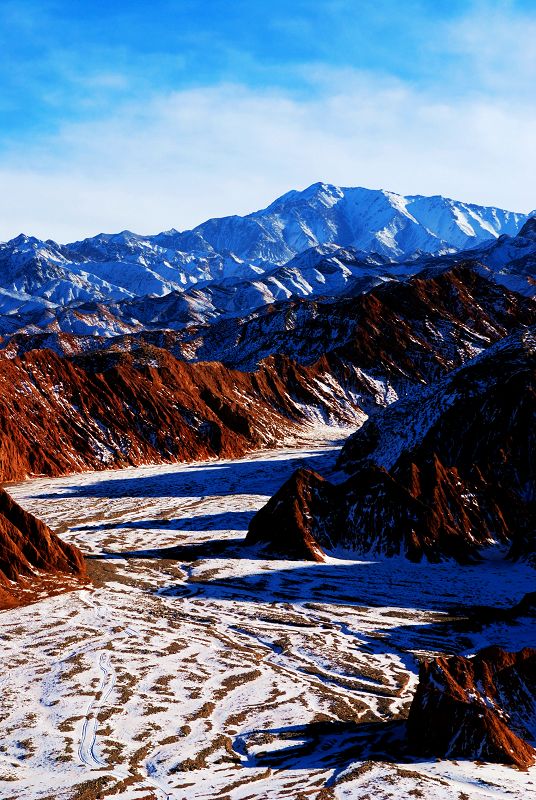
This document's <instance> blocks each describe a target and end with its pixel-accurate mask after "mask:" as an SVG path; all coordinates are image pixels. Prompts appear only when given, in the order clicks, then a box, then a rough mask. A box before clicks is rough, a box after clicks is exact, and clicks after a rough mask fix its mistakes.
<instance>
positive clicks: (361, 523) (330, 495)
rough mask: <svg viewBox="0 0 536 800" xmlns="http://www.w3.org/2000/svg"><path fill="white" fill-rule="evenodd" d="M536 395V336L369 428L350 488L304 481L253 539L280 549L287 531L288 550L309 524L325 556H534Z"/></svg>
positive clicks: (267, 511)
mask: <svg viewBox="0 0 536 800" xmlns="http://www.w3.org/2000/svg"><path fill="white" fill-rule="evenodd" d="M535 387H536V342H535V338H534V334H533V333H530V332H527V333H523V334H516V335H514V336H512V337H509V338H507V339H505V340H504V341H502V342H500V343H499V344H498V345H496V346H495V347H493V348H491V349H490V350H489V351H487V352H486V353H484V354H483V355H481V356H480V357H478V358H476V359H474V360H473V361H472V362H469V363H468V364H467V365H465V366H464V367H462V368H460V369H459V370H456V371H454V372H453V373H451V374H450V375H449V376H447V377H446V378H444V379H443V380H442V381H440V382H438V383H437V384H436V385H435V387H431V388H429V389H427V390H426V391H425V392H423V393H422V394H421V395H420V396H419V395H415V396H414V398H413V399H412V400H411V401H410V400H407V401H400V402H399V403H395V404H394V405H392V406H390V407H389V408H387V409H385V410H383V411H381V412H378V413H377V414H376V415H375V416H373V417H372V418H371V419H370V420H369V421H368V422H367V423H365V425H364V426H363V428H362V429H361V430H359V431H358V432H357V433H356V434H354V435H353V436H352V437H350V439H349V440H348V441H347V443H346V444H345V447H344V448H343V451H342V454H341V457H340V459H339V465H340V466H341V467H343V468H344V469H345V470H346V471H347V472H349V473H350V477H349V478H348V479H347V480H346V481H345V482H344V483H342V484H338V485H330V484H329V483H327V482H323V483H322V491H321V492H320V491H318V487H319V476H316V475H313V474H307V473H303V474H300V476H299V480H298V479H297V477H296V476H295V477H294V479H293V480H292V481H291V482H289V483H287V484H286V485H285V487H283V488H282V489H281V490H280V491H279V492H278V493H277V494H276V495H275V496H274V498H272V500H271V501H270V503H269V504H268V506H266V507H265V508H263V509H261V511H260V512H259V513H258V514H257V515H256V516H255V517H254V518H253V520H252V522H251V528H250V531H251V535H250V534H248V538H247V541H253V540H255V541H261V540H262V541H265V542H267V543H269V544H272V540H273V531H274V530H276V529H277V530H281V529H282V528H283V527H285V530H286V531H287V534H286V535H287V536H288V541H289V542H290V541H294V539H295V538H296V537H299V538H300V537H301V538H302V537H303V530H304V526H303V525H302V524H301V522H300V524H298V522H299V521H301V520H302V519H305V520H306V526H305V527H306V529H307V532H308V535H309V536H312V537H313V538H314V540H315V541H316V544H317V545H318V546H319V547H320V548H323V549H332V548H334V547H336V546H341V547H344V548H346V549H349V550H354V551H356V552H359V553H362V554H367V553H371V554H379V553H383V554H385V555H388V556H392V555H397V554H402V555H406V556H407V557H408V558H410V559H412V560H415V561H418V560H420V559H421V558H422V557H426V558H428V559H429V560H431V561H437V560H441V559H442V558H445V557H452V558H455V559H457V560H458V561H460V562H465V561H470V560H472V559H474V558H476V557H477V552H478V548H479V547H481V546H482V545H484V544H487V543H489V542H491V541H497V540H498V541H503V542H508V541H511V542H512V555H515V556H518V557H520V556H523V557H531V554H534V520H535V519H536V507H535V497H536V491H535V470H534V463H533V459H534V453H535V452H536V391H535ZM284 509H292V513H290V514H289V515H288V517H287V519H286V522H284V521H283V519H282V515H283V510H284ZM276 518H277V524H274V520H275V519H276ZM281 546H282V542H281V541H278V549H279V550H281ZM289 553H290V551H289ZM315 553H316V557H318V552H317V550H315Z"/></svg>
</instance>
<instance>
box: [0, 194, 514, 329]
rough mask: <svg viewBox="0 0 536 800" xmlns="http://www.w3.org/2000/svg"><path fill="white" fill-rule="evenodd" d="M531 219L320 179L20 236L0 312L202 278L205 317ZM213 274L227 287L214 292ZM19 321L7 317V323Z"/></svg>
mask: <svg viewBox="0 0 536 800" xmlns="http://www.w3.org/2000/svg"><path fill="white" fill-rule="evenodd" d="M526 219H527V216H526V215H524V214H516V213H514V212H510V211H504V210H501V209H497V208H488V207H483V206H476V205H471V204H467V203H460V202H457V201H454V200H449V199H446V198H443V197H439V196H436V197H422V196H412V197H403V196H401V195H397V194H394V193H393V192H385V191H380V190H377V191H376V190H369V189H361V188H339V187H336V186H331V185H328V184H322V183H318V184H314V185H313V186H310V187H309V188H308V189H306V190H305V191H302V192H298V191H292V192H289V193H288V194H286V195H284V196H283V197H280V198H279V199H277V200H276V201H274V202H273V203H272V204H271V205H270V206H268V208H266V209H263V210H261V211H256V212H254V213H253V214H249V215H248V216H246V217H238V216H233V217H224V218H222V219H212V220H208V221H207V222H204V223H203V224H202V225H199V226H197V227H196V228H194V229H193V230H191V231H185V232H182V233H181V232H178V231H175V230H171V231H167V232H164V233H159V234H156V235H154V236H140V235H137V234H134V233H131V232H130V231H122V232H121V233H117V234H99V235H98V236H94V237H92V238H88V239H84V240H82V241H79V242H74V243H71V244H66V245H59V244H57V243H55V242H53V241H51V240H47V241H41V240H39V239H35V238H33V237H29V236H24V235H23V234H21V235H20V236H17V237H16V238H15V239H12V240H11V241H9V242H6V243H4V244H2V245H0V314H4V315H11V316H14V315H16V316H17V317H18V316H19V315H20V316H21V317H22V319H23V323H24V324H26V325H28V324H34V325H36V326H39V327H43V326H46V324H47V320H49V321H50V312H51V310H54V309H57V308H59V307H65V306H66V305H67V304H80V303H87V302H90V303H91V302H96V303H99V302H102V301H105V302H110V301H114V302H116V301H121V300H125V299H132V298H137V297H141V296H147V295H151V296H163V295H166V294H169V293H170V292H178V293H182V292H185V291H187V290H189V289H192V288H193V287H195V291H194V292H193V293H192V294H191V295H190V296H189V297H188V298H187V299H185V303H186V305H187V306H188V308H189V309H191V313H192V315H193V316H195V314H197V315H198V317H199V318H200V319H199V320H198V321H200V320H201V319H202V320H204V321H206V320H208V319H210V315H211V314H221V313H233V312H234V313H237V312H238V313H239V312H240V311H243V310H246V309H247V310H251V309H253V308H256V307H259V306H260V305H263V304H266V303H268V302H273V301H275V300H279V299H283V298H289V297H292V296H300V295H301V296H304V295H311V294H333V293H338V292H340V291H344V290H345V289H347V288H348V287H349V286H351V285H352V283H353V281H354V280H357V281H359V280H364V281H365V284H364V285H366V286H369V285H370V282H371V280H372V281H374V280H376V282H377V281H378V280H384V279H388V278H389V277H397V275H398V274H399V271H398V270H397V269H395V268H392V269H391V268H390V264H392V263H395V262H402V261H407V260H408V259H415V258H418V257H422V256H423V255H427V254H428V255H430V254H432V255H434V256H436V255H441V254H445V253H453V252H456V251H458V250H462V249H467V248H469V247H471V248H472V247H477V246H479V245H483V244H485V243H488V242H490V241H491V242H494V241H495V240H496V239H497V237H500V236H502V235H506V234H507V235H515V234H516V233H517V232H518V231H519V229H520V228H521V226H522V225H523V224H524V222H525V221H526ZM306 251H309V253H308V254H307V255H305V256H304V257H303V258H300V256H301V255H302V254H305V253H306ZM297 256H298V257H299V258H298V259H297V260H295V259H296V257H297ZM293 259H294V261H293ZM289 262H290V263H289ZM378 268H381V269H378ZM407 271H409V272H411V271H412V270H411V268H410V267H408V269H407ZM413 271H416V269H413ZM212 284H217V285H218V289H217V290H214V292H211V290H210V289H209V290H206V292H205V294H203V291H205V287H207V286H209V285H212ZM200 290H201V292H202V293H201V295H199V294H198V292H199V291H200ZM196 292H197V293H196ZM212 307H213V309H214V310H213V311H211V308H212ZM40 314H41V315H42V318H40V316H39V315H40ZM47 315H48V316H47ZM19 322H20V320H19V319H18V318H14V319H12V320H9V318H8V319H6V320H4V321H3V322H2V330H4V332H9V331H11V330H14V329H18V328H20V324H19V325H17V323H19ZM10 326H11V327H10ZM65 329H67V328H65ZM77 332H80V333H88V332H90V331H89V329H87V328H86V330H84V331H82V330H79V331H77ZM94 332H97V330H96V329H95V330H94Z"/></svg>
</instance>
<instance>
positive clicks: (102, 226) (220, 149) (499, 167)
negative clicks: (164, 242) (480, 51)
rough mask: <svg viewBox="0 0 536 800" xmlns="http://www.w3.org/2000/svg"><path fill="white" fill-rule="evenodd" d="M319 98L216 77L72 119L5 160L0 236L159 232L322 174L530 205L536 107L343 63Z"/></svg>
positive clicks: (535, 201) (252, 204)
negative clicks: (84, 119) (96, 117)
mask: <svg viewBox="0 0 536 800" xmlns="http://www.w3.org/2000/svg"><path fill="white" fill-rule="evenodd" d="M311 75H312V80H314V81H315V82H316V86H317V90H316V92H315V93H314V96H311V97H309V98H307V99H304V98H303V97H301V98H300V97H292V96H291V95H287V94H285V93H284V92H282V91H264V92H260V91H258V90H253V89H249V88H246V87H244V86H232V85H221V86H214V87H208V88H201V89H196V90H188V91H182V92H174V93H171V94H166V95H155V96H153V97H152V98H150V99H149V100H147V99H140V101H139V103H137V104H131V105H130V106H128V107H123V108H121V109H118V110H117V111H116V113H115V114H114V115H112V116H110V117H109V118H107V119H104V120H100V121H97V122H92V123H85V124H67V125H64V126H63V127H62V128H61V129H60V130H59V132H58V133H57V134H56V135H55V136H54V137H51V138H49V139H47V140H45V139H43V140H42V141H41V142H40V144H39V146H33V147H32V148H31V149H29V150H28V149H25V150H23V149H22V148H21V149H20V150H19V151H18V152H13V151H11V153H10V154H9V157H8V156H6V157H5V158H4V160H3V161H2V160H0V182H1V183H0V185H1V186H2V193H1V195H0V197H1V200H0V237H2V238H6V237H9V236H13V235H16V234H17V233H19V232H20V231H21V230H25V231H26V232H28V233H33V234H35V235H38V236H42V237H52V238H55V239H57V240H59V241H67V240H72V239H74V238H79V237H81V236H85V235H90V234H93V233H96V232H97V231H100V230H107V231H112V230H120V229H123V228H130V229H132V230H136V231H140V232H156V231H158V230H162V229H165V228H169V227H177V228H181V229H183V228H186V227H189V226H192V225H195V224H196V223H198V222H201V221H202V220H204V219H205V218H207V217H209V216H217V215H224V214H232V213H247V212H249V211H252V210H254V209H256V208H258V207H261V206H263V205H265V204H266V203H268V202H270V201H271V200H272V199H274V197H276V196H277V195H279V194H282V193H283V192H285V191H287V190H288V189H290V188H293V187H297V188H299V187H304V186H306V185H308V184H310V183H312V182H314V181H316V180H325V181H330V182H333V183H339V184H342V185H361V186H369V187H383V188H388V189H392V190H394V191H399V192H402V193H423V194H439V193H440V194H445V195H448V196H454V197H457V198H459V199H464V200H470V201H473V202H479V203H488V204H494V205H500V206H503V207H507V208H512V209H515V210H525V211H528V210H530V209H531V208H533V207H534V206H536V198H535V194H534V186H535V183H536V181H535V178H536V170H535V166H534V161H535V160H534V157H533V150H534V141H535V140H536V108H535V106H534V104H532V105H530V104H519V103H511V102H510V101H509V100H508V99H506V97H505V96H504V97H502V98H499V97H494V98H493V99H487V98H485V97H482V96H480V97H478V96H477V97H476V98H475V99H472V100H471V99H467V98H465V99H452V98H450V99H449V100H446V99H441V98H439V97H435V96H432V95H430V94H427V93H425V92H422V91H418V90H417V89H415V88H412V87H411V86H409V85H406V84H404V83H402V82H400V81H389V80H387V79H380V78H378V77H376V76H373V75H366V74H362V73H359V72H353V71H349V70H345V71H340V72H322V71H321V70H317V71H316V72H315V73H314V74H313V73H311Z"/></svg>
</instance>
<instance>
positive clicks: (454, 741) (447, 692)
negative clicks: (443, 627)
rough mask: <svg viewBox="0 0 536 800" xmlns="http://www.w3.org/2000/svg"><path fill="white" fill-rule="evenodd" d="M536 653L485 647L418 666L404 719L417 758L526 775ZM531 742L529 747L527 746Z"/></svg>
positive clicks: (531, 756)
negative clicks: (508, 768)
mask: <svg viewBox="0 0 536 800" xmlns="http://www.w3.org/2000/svg"><path fill="white" fill-rule="evenodd" d="M535 735H536V650H535V649H533V648H528V647H527V648H525V649H524V650H521V651H519V652H518V653H508V652H506V651H504V650H502V649H501V648H500V647H488V648H486V649H485V650H481V651H480V652H479V653H477V654H476V655H475V656H474V657H472V658H465V657H463V656H440V657H438V658H434V659H432V660H431V661H426V662H424V663H423V664H422V665H421V668H420V672H419V684H418V687H417V691H416V693H415V697H414V699H413V702H412V704H411V708H410V712H409V718H408V740H409V745H410V747H411V749H412V751H413V752H415V753H416V754H418V755H421V756H425V757H429V756H436V757H441V758H468V759H473V760H479V761H491V762H498V763H503V764H511V765H513V766H516V767H519V768H520V769H527V768H528V767H529V766H531V765H532V764H534V762H535V760H536V751H535V750H534V747H533V744H532V742H534V737H535ZM528 740H529V741H528Z"/></svg>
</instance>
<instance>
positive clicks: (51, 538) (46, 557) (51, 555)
mask: <svg viewBox="0 0 536 800" xmlns="http://www.w3.org/2000/svg"><path fill="white" fill-rule="evenodd" d="M50 575H53V576H61V575H68V576H75V577H79V578H81V577H83V576H84V575H85V565H84V560H83V558H82V554H81V553H80V551H79V550H78V549H77V548H76V547H73V546H72V545H70V544H67V543H66V542H63V541H62V540H61V539H60V538H59V537H58V536H56V534H55V533H53V532H52V531H51V530H50V528H48V527H47V526H46V525H45V524H44V523H43V522H41V521H40V520H38V519H36V517H34V516H33V515H32V514H29V513H28V512H27V511H25V510H24V509H23V508H21V507H20V506H19V505H18V504H17V503H15V501H14V500H13V499H12V498H11V497H10V496H9V494H8V493H7V492H5V491H4V490H3V489H0V608H6V607H10V606H12V605H18V604H19V603H20V602H22V601H23V600H24V595H25V594H26V599H31V597H32V590H35V589H36V587H37V585H39V584H40V583H41V579H42V578H44V577H46V576H50ZM49 588H52V589H53V588H54V583H51V584H49ZM21 590H22V591H21Z"/></svg>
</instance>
